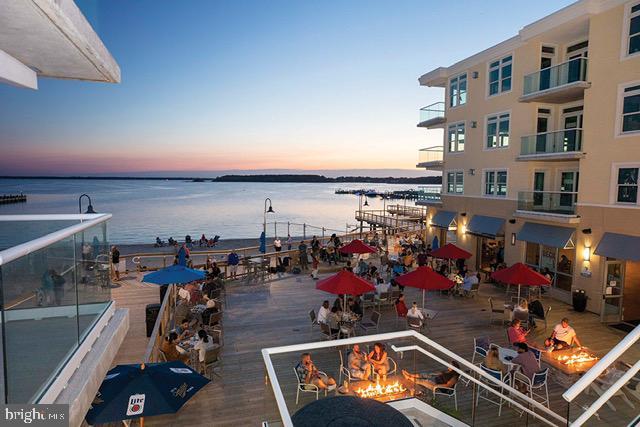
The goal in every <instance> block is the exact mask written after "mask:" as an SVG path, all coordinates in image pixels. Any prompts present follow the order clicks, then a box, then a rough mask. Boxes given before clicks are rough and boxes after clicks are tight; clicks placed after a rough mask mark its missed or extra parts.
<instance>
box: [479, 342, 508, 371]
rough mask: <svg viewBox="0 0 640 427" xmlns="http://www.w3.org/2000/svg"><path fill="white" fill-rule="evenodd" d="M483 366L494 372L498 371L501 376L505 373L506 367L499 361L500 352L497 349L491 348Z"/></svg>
mask: <svg viewBox="0 0 640 427" xmlns="http://www.w3.org/2000/svg"><path fill="white" fill-rule="evenodd" d="M484 366H486V367H487V368H489V369H493V370H494V371H500V372H502V373H503V374H505V373H506V372H507V366H506V365H505V364H504V363H502V360H500V352H499V351H498V349H497V348H495V347H491V348H490V349H489V351H488V352H487V357H486V358H485V359H484Z"/></svg>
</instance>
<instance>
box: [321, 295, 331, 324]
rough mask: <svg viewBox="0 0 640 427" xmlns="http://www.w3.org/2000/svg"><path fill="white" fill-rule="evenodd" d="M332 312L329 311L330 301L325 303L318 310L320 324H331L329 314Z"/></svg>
mask: <svg viewBox="0 0 640 427" xmlns="http://www.w3.org/2000/svg"><path fill="white" fill-rule="evenodd" d="M330 313H331V310H329V301H324V302H323V303H322V306H321V307H320V310H318V323H324V324H325V325H328V324H329V314H330Z"/></svg>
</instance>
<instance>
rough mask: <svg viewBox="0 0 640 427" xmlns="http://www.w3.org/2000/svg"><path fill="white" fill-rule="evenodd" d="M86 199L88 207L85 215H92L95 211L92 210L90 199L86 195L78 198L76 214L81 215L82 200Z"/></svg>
mask: <svg viewBox="0 0 640 427" xmlns="http://www.w3.org/2000/svg"><path fill="white" fill-rule="evenodd" d="M83 197H86V198H87V199H88V200H89V206H87V211H86V212H85V213H88V214H94V213H96V211H94V210H93V205H92V204H91V197H89V195H88V194H82V195H81V196H80V197H79V198H78V212H80V213H82V198H83Z"/></svg>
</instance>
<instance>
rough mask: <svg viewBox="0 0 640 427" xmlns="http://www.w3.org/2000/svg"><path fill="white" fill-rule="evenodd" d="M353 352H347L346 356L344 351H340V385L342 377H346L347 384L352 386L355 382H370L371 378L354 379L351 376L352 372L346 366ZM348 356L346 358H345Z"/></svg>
mask: <svg viewBox="0 0 640 427" xmlns="http://www.w3.org/2000/svg"><path fill="white" fill-rule="evenodd" d="M350 352H351V350H347V353H346V355H344V354H343V353H342V350H338V354H339V355H340V371H339V375H338V384H342V377H343V376H344V378H346V380H347V382H348V383H349V384H351V382H354V381H363V380H366V381H368V380H369V378H356V377H352V376H351V371H350V370H349V366H348V365H345V363H344V362H345V360H346V361H347V362H348V361H349V353H350ZM345 356H346V357H345Z"/></svg>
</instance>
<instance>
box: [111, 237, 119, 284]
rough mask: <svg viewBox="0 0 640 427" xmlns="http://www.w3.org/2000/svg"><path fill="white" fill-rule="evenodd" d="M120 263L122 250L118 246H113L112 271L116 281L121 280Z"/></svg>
mask: <svg viewBox="0 0 640 427" xmlns="http://www.w3.org/2000/svg"><path fill="white" fill-rule="evenodd" d="M119 265H120V251H119V250H118V247H117V246H115V245H114V246H112V247H111V272H112V273H113V277H114V278H115V280H116V281H118V280H120V272H119V271H118V267H119Z"/></svg>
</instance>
